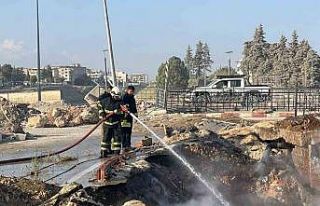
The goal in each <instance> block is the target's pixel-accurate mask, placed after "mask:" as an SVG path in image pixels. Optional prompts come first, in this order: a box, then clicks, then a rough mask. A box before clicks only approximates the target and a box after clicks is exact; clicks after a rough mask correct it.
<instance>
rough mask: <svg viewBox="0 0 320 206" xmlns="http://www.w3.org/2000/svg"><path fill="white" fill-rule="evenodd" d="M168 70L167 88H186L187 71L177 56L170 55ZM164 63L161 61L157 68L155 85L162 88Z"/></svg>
mask: <svg viewBox="0 0 320 206" xmlns="http://www.w3.org/2000/svg"><path fill="white" fill-rule="evenodd" d="M168 62H169V70H168V88H169V89H170V88H171V89H186V88H187V87H188V80H189V71H188V69H187V67H186V66H185V64H184V62H183V61H181V59H180V58H178V57H175V56H173V57H171V58H170V59H169V60H168ZM165 69H166V63H162V64H161V65H160V67H159V70H158V75H157V78H156V81H157V86H158V87H159V88H164V86H165V85H164V84H165Z"/></svg>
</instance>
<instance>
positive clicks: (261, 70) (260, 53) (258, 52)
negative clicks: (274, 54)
mask: <svg viewBox="0 0 320 206" xmlns="http://www.w3.org/2000/svg"><path fill="white" fill-rule="evenodd" d="M269 46H270V45H268V44H267V43H266V41H265V33H264V30H263V25H261V24H260V25H259V26H258V27H257V28H256V31H255V33H254V36H253V40H252V41H249V42H246V43H245V48H244V52H243V55H244V58H243V61H242V63H241V66H240V69H241V70H242V71H243V73H244V74H245V75H247V82H248V83H259V77H261V75H260V74H265V73H268V72H269V71H268V69H270V68H269V65H268V64H266V59H267V56H268V54H267V49H268V47H269Z"/></svg>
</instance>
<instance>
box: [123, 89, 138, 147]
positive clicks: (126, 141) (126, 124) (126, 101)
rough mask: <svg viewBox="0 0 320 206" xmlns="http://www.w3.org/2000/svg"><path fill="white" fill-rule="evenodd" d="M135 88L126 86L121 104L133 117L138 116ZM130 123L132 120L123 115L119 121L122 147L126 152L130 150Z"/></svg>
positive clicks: (126, 114) (127, 115)
mask: <svg viewBox="0 0 320 206" xmlns="http://www.w3.org/2000/svg"><path fill="white" fill-rule="evenodd" d="M134 91H135V88H134V87H133V86H128V87H127V89H126V93H125V94H124V95H123V97H122V104H123V105H124V106H125V107H126V109H127V110H128V111H129V112H131V113H132V114H134V115H136V116H137V115H138V114H137V113H138V112H137V106H136V100H135V98H134ZM132 123H133V118H132V117H131V116H130V115H129V114H128V113H125V115H124V118H123V120H122V121H121V129H122V147H123V149H125V150H127V149H130V148H131V134H132Z"/></svg>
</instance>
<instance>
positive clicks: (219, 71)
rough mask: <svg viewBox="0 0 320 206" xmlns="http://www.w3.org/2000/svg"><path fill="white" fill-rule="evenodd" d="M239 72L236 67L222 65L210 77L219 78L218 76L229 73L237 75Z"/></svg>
mask: <svg viewBox="0 0 320 206" xmlns="http://www.w3.org/2000/svg"><path fill="white" fill-rule="evenodd" d="M236 74H238V73H237V71H236V70H235V69H234V68H231V69H230V68H229V67H221V68H219V69H217V70H215V71H214V72H213V73H212V74H211V75H210V77H209V79H211V80H212V79H217V78H218V76H227V75H236Z"/></svg>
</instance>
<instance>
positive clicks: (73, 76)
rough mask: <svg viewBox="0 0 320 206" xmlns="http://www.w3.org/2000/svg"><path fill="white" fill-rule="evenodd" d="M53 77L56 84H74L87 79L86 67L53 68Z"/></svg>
mask: <svg viewBox="0 0 320 206" xmlns="http://www.w3.org/2000/svg"><path fill="white" fill-rule="evenodd" d="M51 69H52V76H53V79H54V81H55V82H58V81H61V80H63V81H64V82H67V83H70V84H74V82H75V80H77V79H79V78H85V77H86V74H87V73H86V70H87V68H86V67H83V66H81V65H80V64H74V65H70V66H51Z"/></svg>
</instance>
